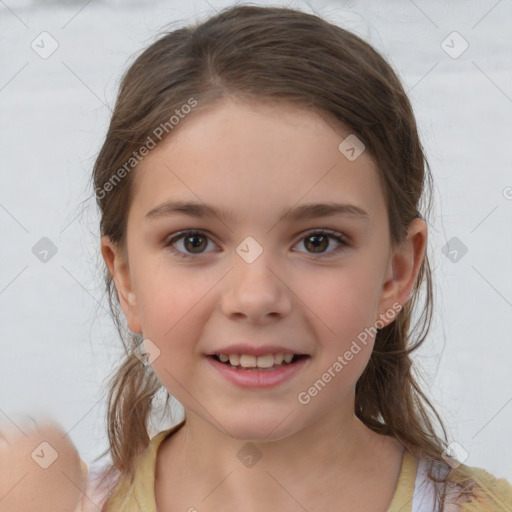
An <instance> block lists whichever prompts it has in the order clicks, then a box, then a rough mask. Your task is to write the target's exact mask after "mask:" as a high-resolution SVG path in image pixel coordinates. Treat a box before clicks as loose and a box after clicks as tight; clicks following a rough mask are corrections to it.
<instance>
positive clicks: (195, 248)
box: [165, 231, 213, 258]
mask: <svg viewBox="0 0 512 512" xmlns="http://www.w3.org/2000/svg"><path fill="white" fill-rule="evenodd" d="M208 241H209V238H208V237H207V236H206V235H205V234H204V233H203V232H201V231H183V232H181V233H178V234H177V235H176V236H174V237H172V238H171V239H170V240H169V241H168V242H166V243H165V246H166V247H169V248H170V249H171V250H172V251H173V252H174V253H176V254H178V255H179V256H182V257H183V258H186V257H187V256H192V255H200V254H203V253H204V252H205V250H204V249H205V248H206V247H207V246H208ZM212 243H213V242H212ZM175 246H177V247H175ZM206 252H210V251H206Z"/></svg>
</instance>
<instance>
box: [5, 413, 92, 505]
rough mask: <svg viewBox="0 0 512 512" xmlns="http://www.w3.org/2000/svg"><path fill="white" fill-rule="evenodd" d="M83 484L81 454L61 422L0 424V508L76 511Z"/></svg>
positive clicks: (46, 420)
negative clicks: (59, 423)
mask: <svg viewBox="0 0 512 512" xmlns="http://www.w3.org/2000/svg"><path fill="white" fill-rule="evenodd" d="M84 487H85V479H84V477H83V474H82V471H81V467H80V456H79V454H78V451H77V450H76V448H75V446H74V445H73V443H72V442H71V440H70V438H69V436H66V435H65V432H64V430H63V429H62V428H61V427H60V425H58V424H57V423H55V422H54V421H53V420H51V419H45V420H41V421H39V422H38V423H35V425H34V424H32V425H30V424H29V423H28V422H27V421H23V422H22V421H17V426H14V425H13V424H12V423H10V422H9V423H7V422H5V421H4V422H3V423H2V424H0V512H75V511H76V510H79V508H77V507H79V501H80V498H81V493H82V491H83V490H84Z"/></svg>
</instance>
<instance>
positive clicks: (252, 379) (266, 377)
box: [206, 357, 309, 388]
mask: <svg viewBox="0 0 512 512" xmlns="http://www.w3.org/2000/svg"><path fill="white" fill-rule="evenodd" d="M206 359H207V360H208V362H209V363H210V364H211V365H212V366H213V368H215V369H216V370H217V371H218V372H219V373H220V374H221V375H222V376H223V377H224V378H225V379H227V380H229V381H230V382H233V383H234V384H237V385H238V386H241V387H243V388H272V387H275V386H278V385H279V384H282V383H283V382H285V381H287V380H288V379H291V378H292V377H293V376H294V375H295V374H297V373H298V372H299V371H300V370H302V368H304V366H305V365H306V364H307V363H308V360H309V357H301V358H300V359H299V360H298V361H296V362H294V363H288V364H283V365H280V366H277V367H276V368H275V369H274V370H256V369H252V368H251V369H247V370H237V369H236V368H232V367H231V366H228V365H227V364H224V363H220V362H219V361H217V360H216V359H215V358H213V357H207V358H206Z"/></svg>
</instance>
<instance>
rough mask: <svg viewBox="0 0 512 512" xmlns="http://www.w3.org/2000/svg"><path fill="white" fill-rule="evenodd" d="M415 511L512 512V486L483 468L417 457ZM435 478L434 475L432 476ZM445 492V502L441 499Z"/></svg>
mask: <svg viewBox="0 0 512 512" xmlns="http://www.w3.org/2000/svg"><path fill="white" fill-rule="evenodd" d="M417 463H418V465H417V471H416V478H415V483H414V494H413V499H412V508H411V511H412V512H423V511H424V510H429V511H435V512H511V511H512V486H511V485H510V483H509V482H508V481H507V480H505V479H504V478H496V477H495V476H494V475H492V474H491V473H489V472H488V471H485V470H484V469H482V468H478V467H471V466H466V465H464V464H461V465H459V466H458V467H457V468H452V467H451V466H449V465H448V464H447V463H443V462H440V461H433V460H432V459H417ZM431 477H432V478H431ZM443 491H444V492H445V499H444V501H443V505H442V506H441V508H439V504H438V499H439V498H440V497H441V495H442V493H443Z"/></svg>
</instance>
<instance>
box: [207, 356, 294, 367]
mask: <svg viewBox="0 0 512 512" xmlns="http://www.w3.org/2000/svg"><path fill="white" fill-rule="evenodd" d="M212 357H214V358H215V359H216V360H217V361H219V362H220V363H224V364H226V365H229V366H231V367H233V368H239V369H242V368H243V369H247V368H258V369H269V368H274V367H276V366H282V365H286V364H290V363H293V362H295V361H296V360H297V359H298V358H299V357H304V356H301V355H299V354H282V353H279V354H265V355H261V356H255V355H252V354H218V355H217V354H214V355H213V356H212Z"/></svg>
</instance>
